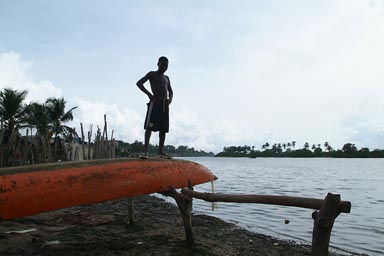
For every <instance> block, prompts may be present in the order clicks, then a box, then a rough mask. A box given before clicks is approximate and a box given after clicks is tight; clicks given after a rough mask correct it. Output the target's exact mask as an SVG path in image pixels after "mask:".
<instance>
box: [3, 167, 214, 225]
mask: <svg viewBox="0 0 384 256" xmlns="http://www.w3.org/2000/svg"><path fill="white" fill-rule="evenodd" d="M212 180H214V176H213V174H212V173H211V172H210V171H209V170H208V169H207V168H206V167H204V166H202V165H200V164H198V163H194V162H191V161H186V160H173V159H172V160H166V159H146V160H140V159H112V160H94V161H81V162H80V161H79V162H67V163H57V164H45V165H34V166H23V167H18V168H15V167H12V168H4V169H1V170H0V220H10V219H14V218H20V217H25V216H29V215H34V214H37V213H41V212H46V211H51V210H55V209H61V208H67V207H72V206H76V205H84V204H90V203H97V202H104V201H107V200H112V199H117V198H124V197H134V196H139V195H146V194H151V193H155V192H163V191H166V190H168V189H169V187H173V188H182V187H186V186H188V181H190V182H191V184H192V185H193V186H194V185H197V184H201V183H206V182H209V181H212Z"/></svg>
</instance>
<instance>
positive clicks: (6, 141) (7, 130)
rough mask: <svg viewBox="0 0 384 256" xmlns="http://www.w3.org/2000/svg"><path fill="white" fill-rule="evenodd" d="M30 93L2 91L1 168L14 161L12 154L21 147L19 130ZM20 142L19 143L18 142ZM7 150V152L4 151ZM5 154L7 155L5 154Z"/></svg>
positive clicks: (0, 117) (8, 89)
mask: <svg viewBox="0 0 384 256" xmlns="http://www.w3.org/2000/svg"><path fill="white" fill-rule="evenodd" d="M27 94H28V92H27V91H26V90H24V91H20V92H19V91H17V90H13V89H10V88H5V89H4V90H3V91H0V120H1V125H0V129H1V133H0V167H3V164H4V160H6V161H7V162H6V165H8V164H9V161H8V160H10V159H11V160H12V161H13V160H14V159H13V157H12V155H11V153H12V152H13V151H14V150H15V149H16V150H17V151H18V149H17V147H18V146H20V144H19V143H20V140H18V137H19V128H20V127H21V126H22V124H23V123H24V115H25V104H24V103H23V102H24V100H25V98H26V96H27ZM17 141H18V142H17ZM17 145H18V146H17ZM4 150H5V151H4ZM4 153H5V154H4Z"/></svg>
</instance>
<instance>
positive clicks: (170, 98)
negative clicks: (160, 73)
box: [167, 77, 173, 104]
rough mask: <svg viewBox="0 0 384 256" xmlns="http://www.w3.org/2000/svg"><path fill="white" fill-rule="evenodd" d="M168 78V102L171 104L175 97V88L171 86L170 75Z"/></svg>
mask: <svg viewBox="0 0 384 256" xmlns="http://www.w3.org/2000/svg"><path fill="white" fill-rule="evenodd" d="M167 78H168V94H169V95H168V96H169V99H168V104H171V103H172V99H173V90H172V87H171V81H169V77H167Z"/></svg>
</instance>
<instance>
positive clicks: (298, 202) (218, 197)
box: [181, 188, 351, 213]
mask: <svg viewBox="0 0 384 256" xmlns="http://www.w3.org/2000/svg"><path fill="white" fill-rule="evenodd" d="M181 193H183V194H184V195H188V196H190V197H195V198H198V199H202V200H205V201H208V202H234V203H256V204H274V205H284V206H294V207H301V208H308V209H316V210H319V209H320V208H321V207H322V205H323V203H324V200H322V199H314V198H306V197H293V196H272V195H231V194H218V193H217V194H213V193H199V192H196V191H192V190H190V189H187V188H183V189H181ZM338 210H339V211H340V212H345V213H349V212H350V211H351V203H350V202H347V201H340V203H339V205H338Z"/></svg>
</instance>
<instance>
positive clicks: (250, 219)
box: [188, 158, 384, 255]
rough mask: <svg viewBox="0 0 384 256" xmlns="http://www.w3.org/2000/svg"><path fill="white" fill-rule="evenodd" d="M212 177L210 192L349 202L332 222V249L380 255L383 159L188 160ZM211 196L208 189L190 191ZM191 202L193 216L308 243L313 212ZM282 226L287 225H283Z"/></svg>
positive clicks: (383, 224) (382, 251)
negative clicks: (338, 197)
mask: <svg viewBox="0 0 384 256" xmlns="http://www.w3.org/2000/svg"><path fill="white" fill-rule="evenodd" d="M188 160H191V161H195V162H198V163H201V164H203V165H205V166H206V167H208V168H209V169H210V170H211V171H212V172H213V173H214V174H215V175H216V176H218V177H219V179H218V180H217V181H215V192H217V193H248V194H270V195H289V196H299V197H313V198H320V199H323V198H325V196H326V194H327V193H328V192H331V193H334V194H340V195H341V200H345V201H350V202H351V203H352V210H351V213H350V214H344V213H342V214H340V215H339V217H338V218H337V219H336V221H335V225H334V228H333V230H332V236H331V246H333V247H336V248H339V249H342V250H346V251H349V252H351V251H353V252H358V253H366V254H369V255H384V245H383V242H384V218H383V212H384V203H383V202H384V159H325V158H315V159H294V158H256V159H248V158H188ZM195 190H196V191H199V192H210V191H211V184H210V183H207V184H203V185H199V186H196V187H195ZM217 205H218V207H217V209H215V210H214V211H212V205H211V203H208V202H205V201H201V200H194V212H197V213H204V214H209V215H213V216H216V217H219V218H221V219H224V220H227V221H231V222H235V223H236V224H238V225H241V226H243V227H245V228H247V229H249V230H251V231H254V232H258V233H263V234H267V235H272V236H275V237H278V238H281V239H290V240H295V241H300V242H305V243H310V242H311V240H312V227H313V220H312V218H311V214H312V212H313V210H310V209H304V208H296V207H285V206H274V205H262V204H237V203H217ZM285 220H288V221H289V224H285Z"/></svg>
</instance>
